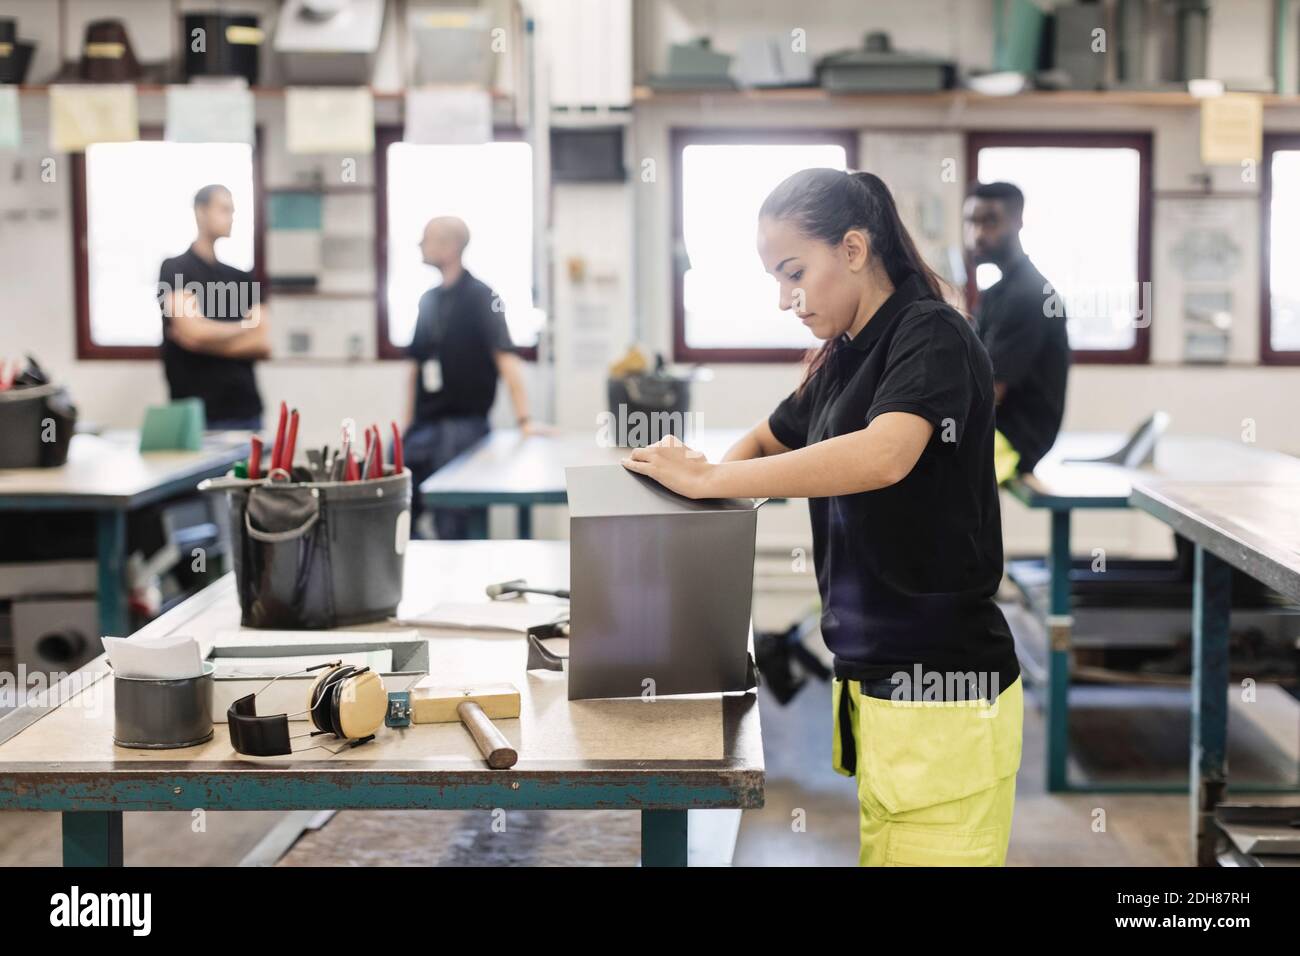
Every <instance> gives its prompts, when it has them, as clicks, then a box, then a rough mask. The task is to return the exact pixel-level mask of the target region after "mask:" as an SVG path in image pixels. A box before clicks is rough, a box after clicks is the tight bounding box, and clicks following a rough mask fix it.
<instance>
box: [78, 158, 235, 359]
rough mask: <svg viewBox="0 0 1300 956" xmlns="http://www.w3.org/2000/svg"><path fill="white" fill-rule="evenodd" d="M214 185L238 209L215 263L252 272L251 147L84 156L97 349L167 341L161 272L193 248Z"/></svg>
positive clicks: (92, 332) (91, 326)
mask: <svg viewBox="0 0 1300 956" xmlns="http://www.w3.org/2000/svg"><path fill="white" fill-rule="evenodd" d="M212 183H220V184H222V185H224V186H226V187H227V188H228V189H229V190H230V192H231V195H232V197H233V199H234V202H235V221H234V226H233V229H232V231H231V235H230V237H229V238H226V239H220V240H218V241H217V257H218V258H219V259H221V260H222V261H223V262H226V263H228V264H229V265H232V266H235V267H236V268H238V269H245V270H250V271H251V270H252V268H253V248H254V242H253V236H254V232H255V229H256V209H255V206H254V201H253V196H254V190H253V150H252V147H250V146H247V145H244V144H239V143H167V142H161V141H157V142H156V141H141V142H134V143H96V144H94V145H91V146H89V147H87V149H86V155H85V189H86V193H85V195H86V198H85V203H86V205H85V208H86V276H87V281H88V297H87V302H88V305H89V314H88V316H87V317H86V325H87V328H88V330H89V341H90V343H91V345H92V346H98V347H109V348H117V347H127V348H130V347H136V348H138V347H140V346H146V347H147V346H156V345H158V344H159V343H160V342H161V341H162V321H161V318H160V316H161V313H160V312H159V309H158V291H157V289H158V268H159V266H161V265H162V263H163V260H164V259H168V258H171V257H172V256H177V255H180V254H181V253H182V252H184V251H185V250H186V249H188V248H189V246H190V243H192V242H193V241H194V235H195V227H194V194H195V193H196V192H198V191H199V190H200V189H201V188H202V187H204V186H207V185H210V184H212Z"/></svg>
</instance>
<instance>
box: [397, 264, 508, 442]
mask: <svg viewBox="0 0 1300 956" xmlns="http://www.w3.org/2000/svg"><path fill="white" fill-rule="evenodd" d="M512 348H513V346H512V345H511V342H510V330H509V328H508V327H507V326H506V317H505V312H504V310H502V308H501V305H500V299H499V298H498V297H497V295H496V293H494V292H493V291H492V289H491V287H489V286H488V285H486V284H484V283H483V282H480V281H479V280H478V279H477V278H475V277H474V276H472V275H470V273H469V271H468V270H466V271H464V272H462V273H461V274H460V276H459V278H457V279H456V281H455V282H453V283H452V284H451V285H450V286H436V287H435V288H432V289H430V290H429V291H428V292H426V293H425V294H424V295H423V296H421V297H420V314H419V318H418V319H416V322H415V335H414V337H413V338H412V340H411V345H410V347H409V348H408V349H407V354H408V355H410V356H411V357H412V358H413V359H415V360H416V361H417V362H418V363H420V366H421V367H423V366H424V365H425V363H427V362H434V363H436V364H437V366H438V371H437V373H436V375H435V376H433V379H432V381H431V378H430V376H428V375H426V374H417V375H416V392H415V418H416V420H417V421H431V420H434V419H438V418H443V417H446V416H451V415H458V416H459V415H474V416H478V415H482V416H485V417H486V415H487V414H488V412H489V411H491V410H492V403H493V402H494V401H495V400H496V394H497V378H498V373H497V358H496V354H497V352H508V351H510V350H511V349H512ZM433 384H436V385H439V386H440V387H438V388H435V389H430V388H427V387H426V386H428V385H433Z"/></svg>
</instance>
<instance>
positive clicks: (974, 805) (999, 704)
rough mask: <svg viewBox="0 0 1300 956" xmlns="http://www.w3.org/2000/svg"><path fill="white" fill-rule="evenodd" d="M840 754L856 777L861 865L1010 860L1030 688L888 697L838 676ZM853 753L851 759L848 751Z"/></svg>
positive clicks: (841, 768)
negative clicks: (968, 695)
mask: <svg viewBox="0 0 1300 956" xmlns="http://www.w3.org/2000/svg"><path fill="white" fill-rule="evenodd" d="M832 705H833V707H834V714H835V738H834V744H833V747H832V749H833V755H832V759H833V763H834V767H835V770H836V771H837V772H839V773H842V774H844V775H845V776H854V775H856V776H857V781H858V804H859V814H858V816H859V835H860V840H861V842H860V847H859V852H858V863H859V864H860V865H862V866H1002V865H1003V863H1005V862H1006V856H1007V844H1008V843H1009V842H1010V840H1011V817H1012V812H1013V810H1014V808H1015V798H1016V772H1017V771H1018V770H1019V769H1020V750H1021V732H1022V720H1023V714H1024V697H1023V693H1022V689H1021V684H1020V679H1019V678H1017V679H1016V680H1015V681H1014V682H1013V683H1012V684H1011V685H1010V686H1009V687H1007V688H1006V689H1005V690H1003V691H1002V693H1001V694H1000V695H999V696H998V698H997V700H996V701H995V702H994V703H993V704H992V705H990V704H988V703H987V702H986V701H983V700H980V701H973V702H965V701H956V702H933V701H910V700H907V701H903V700H898V701H895V700H881V699H879V698H875V697H869V696H865V695H863V694H862V693H861V691H860V687H859V684H858V682H857V681H852V680H851V681H842V680H836V681H835V682H834V686H833V689H832ZM846 756H847V757H848V759H847V760H846V759H845V758H846Z"/></svg>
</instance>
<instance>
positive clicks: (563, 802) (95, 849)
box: [0, 695, 763, 866]
mask: <svg viewBox="0 0 1300 956" xmlns="http://www.w3.org/2000/svg"><path fill="white" fill-rule="evenodd" d="M751 708H752V709H753V710H754V717H755V718H756V716H757V699H756V698H755V697H754V696H753V695H747V696H744V697H728V698H726V699H725V700H724V726H725V728H726V730H725V732H726V733H727V735H728V737H729V738H732V739H734V738H735V736H736V735H737V732H738V731H739V728H740V727H741V726H742V724H743V723H745V722H747V721H748V714H749V711H750V709H751ZM14 716H15V715H9V716H7V717H5V718H4V719H3V720H0V738H3V737H5V736H6V733H5V723H6V722H7V721H10V720H11V718H12V717H14ZM699 763H700V762H698V761H696V762H692V763H689V764H688V763H687V762H685V761H680V762H675V761H602V762H600V763H594V762H593V763H590V764H577V763H575V764H550V765H536V766H528V765H526V764H523V763H521V764H520V765H519V766H518V767H516V768H515V769H513V770H509V771H495V770H486V769H484V770H468V771H467V770H463V769H462V770H439V769H421V768H419V767H418V766H417V765H411V764H404V765H393V764H387V765H386V764H385V763H384V762H381V761H377V762H375V763H374V764H358V763H356V762H354V761H353V762H349V763H348V765H346V766H340V765H339V764H338V763H333V764H332V763H330V762H329V761H327V760H323V761H311V762H301V763H294V764H293V765H292V766H288V765H283V766H276V765H274V764H268V763H260V764H253V763H246V764H241V763H234V762H232V763H230V764H228V765H224V764H223V765H217V766H212V767H207V766H205V767H203V768H202V769H185V766H184V764H180V763H174V762H173V763H169V762H167V761H158V762H157V763H153V762H150V763H132V764H130V765H129V768H128V769H123V767H122V765H118V766H96V765H93V764H88V765H79V766H69V765H67V764H63V765H60V766H57V767H55V766H50V765H45V764H24V763H10V764H5V765H4V766H3V768H0V770H2V771H3V772H0V809H4V810H39V811H44V812H52V813H60V814H62V817H63V864H64V866H121V865H122V863H123V853H124V845H123V837H122V818H123V815H124V814H125V813H128V812H132V811H144V810H177V811H187V810H195V809H200V808H201V809H204V810H399V809H400V810H474V809H478V810H494V809H503V810H541V809H547V810H639V811H640V812H641V860H642V864H643V865H645V866H685V865H686V862H687V811H688V810H689V809H717V808H728V807H730V808H735V807H741V808H752V807H761V806H762V805H763V771H762V770H761V769H760V770H758V771H754V770H752V769H747V768H746V767H745V766H743V761H740V760H736V759H728V760H724V761H716V762H715V763H717V764H718V766H717V767H701V766H700V765H699Z"/></svg>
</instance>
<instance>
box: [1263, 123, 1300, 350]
mask: <svg viewBox="0 0 1300 956" xmlns="http://www.w3.org/2000/svg"><path fill="white" fill-rule="evenodd" d="M1298 145H1300V144H1298ZM1268 176H1269V181H1270V186H1271V196H1270V202H1269V209H1268V276H1267V279H1268V326H1267V330H1268V338H1267V340H1266V341H1265V343H1264V349H1263V355H1264V357H1265V359H1266V360H1268V359H1270V358H1272V359H1284V360H1286V361H1295V360H1296V359H1298V358H1300V270H1297V269H1296V267H1295V264H1296V262H1297V261H1300V219H1298V218H1297V217H1296V214H1295V213H1296V210H1298V209H1300V148H1289V149H1277V150H1274V151H1273V153H1272V157H1271V159H1270V161H1269V168H1268ZM1287 353H1290V354H1289V355H1288V354H1287Z"/></svg>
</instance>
